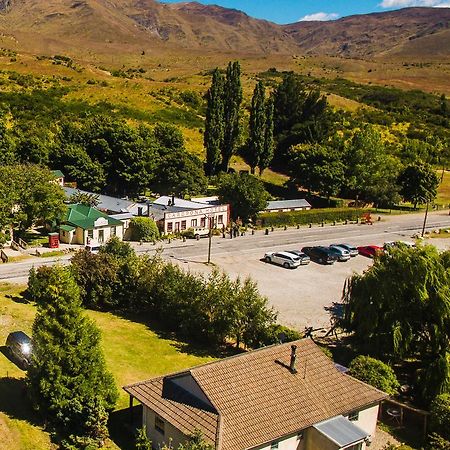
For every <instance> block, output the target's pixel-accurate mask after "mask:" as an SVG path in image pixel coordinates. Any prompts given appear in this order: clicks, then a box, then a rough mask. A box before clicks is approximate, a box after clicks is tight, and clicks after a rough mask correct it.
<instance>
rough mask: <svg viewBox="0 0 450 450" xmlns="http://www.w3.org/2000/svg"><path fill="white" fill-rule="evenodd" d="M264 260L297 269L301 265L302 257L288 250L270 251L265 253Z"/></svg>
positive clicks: (286, 267)
mask: <svg viewBox="0 0 450 450" xmlns="http://www.w3.org/2000/svg"><path fill="white" fill-rule="evenodd" d="M264 261H266V262H268V263H273V264H277V265H278V266H283V267H284V268H285V269H295V268H297V267H298V266H299V265H300V258H299V257H298V256H297V255H293V254H292V253H288V252H269V253H266V254H265V255H264Z"/></svg>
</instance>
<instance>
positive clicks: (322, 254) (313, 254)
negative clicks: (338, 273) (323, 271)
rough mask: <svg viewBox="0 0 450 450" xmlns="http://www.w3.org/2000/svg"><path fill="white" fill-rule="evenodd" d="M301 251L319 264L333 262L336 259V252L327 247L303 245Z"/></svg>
mask: <svg viewBox="0 0 450 450" xmlns="http://www.w3.org/2000/svg"><path fill="white" fill-rule="evenodd" d="M302 252H303V253H306V254H307V255H308V256H309V257H310V258H311V260H312V261H315V262H318V263H319V264H334V263H335V261H337V256H336V254H334V253H333V252H331V251H330V249H329V248H328V247H321V246H319V247H303V248H302Z"/></svg>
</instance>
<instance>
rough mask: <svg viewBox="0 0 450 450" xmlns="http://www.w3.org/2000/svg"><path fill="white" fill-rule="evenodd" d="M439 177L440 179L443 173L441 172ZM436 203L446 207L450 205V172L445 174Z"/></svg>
mask: <svg viewBox="0 0 450 450" xmlns="http://www.w3.org/2000/svg"><path fill="white" fill-rule="evenodd" d="M438 175H439V179H440V177H441V175H442V172H441V171H439V173H438ZM436 203H437V204H439V205H445V206H448V205H450V171H448V170H447V171H446V172H444V178H443V180H442V183H441V184H440V186H439V189H438V195H437V198H436Z"/></svg>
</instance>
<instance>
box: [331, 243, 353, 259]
mask: <svg viewBox="0 0 450 450" xmlns="http://www.w3.org/2000/svg"><path fill="white" fill-rule="evenodd" d="M330 247H341V248H343V249H345V250H347V251H348V252H349V253H350V256H351V257H354V256H358V254H359V252H358V249H357V248H356V247H355V246H354V245H350V244H331V245H330Z"/></svg>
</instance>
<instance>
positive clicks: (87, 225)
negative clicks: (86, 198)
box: [64, 203, 122, 230]
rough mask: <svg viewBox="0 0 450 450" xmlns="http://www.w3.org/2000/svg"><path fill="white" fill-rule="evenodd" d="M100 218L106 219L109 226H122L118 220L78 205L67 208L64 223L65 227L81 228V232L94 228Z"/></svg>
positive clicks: (89, 207) (94, 209)
mask: <svg viewBox="0 0 450 450" xmlns="http://www.w3.org/2000/svg"><path fill="white" fill-rule="evenodd" d="M100 218H103V219H106V220H107V222H108V225H109V226H114V225H122V222H121V221H120V220H117V219H113V218H112V217H110V216H108V215H107V214H104V213H102V212H101V211H99V210H98V209H96V208H92V207H91V206H87V205H82V204H80V203H76V204H74V205H69V206H68V209H67V216H66V219H65V220H64V222H65V225H72V226H74V227H79V228H83V230H88V229H93V228H95V226H96V225H95V222H96V220H97V219H100Z"/></svg>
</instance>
